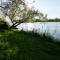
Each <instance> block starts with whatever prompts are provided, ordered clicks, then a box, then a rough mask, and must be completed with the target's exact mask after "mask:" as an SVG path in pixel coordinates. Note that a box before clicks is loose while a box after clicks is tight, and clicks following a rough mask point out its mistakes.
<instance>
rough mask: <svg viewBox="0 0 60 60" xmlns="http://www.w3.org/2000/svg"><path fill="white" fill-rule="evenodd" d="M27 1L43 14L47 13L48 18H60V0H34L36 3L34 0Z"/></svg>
mask: <svg viewBox="0 0 60 60" xmlns="http://www.w3.org/2000/svg"><path fill="white" fill-rule="evenodd" d="M26 1H27V2H28V3H29V4H30V5H33V6H34V7H35V8H36V9H38V10H39V11H41V12H42V13H43V14H47V15H48V18H56V17H58V18H60V0H34V1H35V2H34V3H33V0H26ZM30 5H29V6H30Z"/></svg>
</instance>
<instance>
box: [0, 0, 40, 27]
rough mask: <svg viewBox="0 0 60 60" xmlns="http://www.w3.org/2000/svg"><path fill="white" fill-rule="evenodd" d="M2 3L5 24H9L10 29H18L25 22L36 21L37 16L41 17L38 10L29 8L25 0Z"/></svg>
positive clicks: (8, 0)
mask: <svg viewBox="0 0 60 60" xmlns="http://www.w3.org/2000/svg"><path fill="white" fill-rule="evenodd" d="M0 1H1V4H0V10H1V11H2V12H3V15H4V17H5V22H7V25H8V27H9V28H12V27H16V26H17V25H19V24H20V23H23V22H27V21H30V22H31V21H34V18H35V17H36V16H40V13H39V12H38V11H37V10H34V9H33V8H31V9H28V8H27V4H26V3H25V0H7V1H6V2H3V0H0Z"/></svg>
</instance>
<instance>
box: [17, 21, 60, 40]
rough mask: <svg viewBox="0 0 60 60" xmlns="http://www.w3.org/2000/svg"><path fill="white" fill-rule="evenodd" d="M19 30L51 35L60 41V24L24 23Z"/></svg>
mask: <svg viewBox="0 0 60 60" xmlns="http://www.w3.org/2000/svg"><path fill="white" fill-rule="evenodd" d="M17 28H18V29H19V30H24V31H32V30H33V31H35V32H37V33H39V34H40V33H42V34H43V33H45V34H50V35H51V36H53V37H54V38H56V39H59V40H60V22H34V23H22V24H20V25H18V26H17Z"/></svg>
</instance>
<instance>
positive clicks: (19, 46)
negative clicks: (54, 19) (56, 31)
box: [0, 30, 60, 60]
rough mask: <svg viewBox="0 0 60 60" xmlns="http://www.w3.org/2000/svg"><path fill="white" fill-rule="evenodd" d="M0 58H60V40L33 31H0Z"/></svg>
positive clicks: (41, 59) (13, 59) (34, 59)
mask: <svg viewBox="0 0 60 60" xmlns="http://www.w3.org/2000/svg"><path fill="white" fill-rule="evenodd" d="M0 60H60V42H54V39H53V37H51V36H45V34H44V35H38V34H37V33H33V32H24V31H7V30H6V31H3V32H0Z"/></svg>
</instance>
